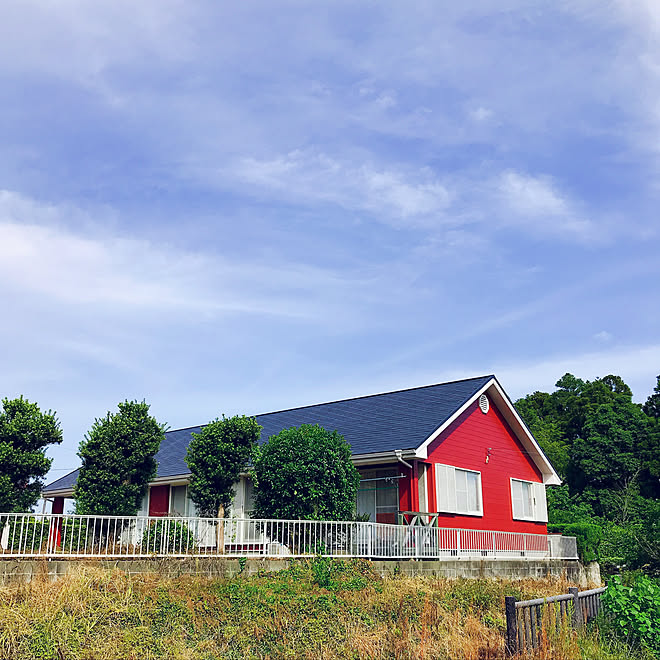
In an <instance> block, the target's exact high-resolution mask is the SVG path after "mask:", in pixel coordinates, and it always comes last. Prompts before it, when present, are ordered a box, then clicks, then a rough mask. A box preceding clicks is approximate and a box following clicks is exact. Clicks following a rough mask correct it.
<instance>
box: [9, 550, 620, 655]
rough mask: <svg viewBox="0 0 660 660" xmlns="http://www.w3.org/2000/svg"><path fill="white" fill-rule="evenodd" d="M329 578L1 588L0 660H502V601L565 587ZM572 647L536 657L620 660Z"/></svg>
mask: <svg viewBox="0 0 660 660" xmlns="http://www.w3.org/2000/svg"><path fill="white" fill-rule="evenodd" d="M329 570H330V578H329V581H328V582H327V583H326V584H325V586H324V587H319V585H318V584H316V583H315V579H318V574H317V573H315V571H314V567H313V566H312V565H311V564H310V563H304V562H295V563H292V564H291V568H289V569H288V570H287V571H283V572H280V573H275V574H272V575H270V574H262V575H259V576H254V577H249V578H247V577H240V576H239V577H238V578H234V579H227V580H217V579H207V578H199V577H189V576H188V577H186V576H184V577H180V578H176V579H166V578H163V577H159V576H157V575H155V574H145V575H133V576H127V575H126V574H124V573H122V572H121V571H118V570H101V569H98V568H94V567H84V566H81V567H80V571H79V572H78V573H77V574H76V575H69V576H66V577H64V578H62V579H60V580H58V581H56V582H50V581H48V579H47V578H46V577H41V578H38V579H36V580H33V581H32V582H31V583H30V584H26V585H18V586H9V587H1V588H0V658H12V659H14V658H17V659H18V658H20V659H21V660H23V659H25V660H30V659H33V658H39V659H40V660H51V659H52V660H59V659H61V658H66V659H69V658H70V659H72V660H84V659H91V658H95V659H106V660H109V659H131V658H135V659H137V658H139V659H140V660H150V659H152V658H172V659H174V658H176V659H181V660H184V659H185V660H188V659H189V660H201V659H205V660H210V659H211V658H237V659H238V658H240V659H241V660H245V659H247V658H314V659H317V658H328V659H330V658H355V659H367V658H402V659H404V658H405V659H408V658H410V659H413V658H414V659H420V660H421V659H425V658H452V659H466V660H472V659H474V660H481V659H490V658H503V657H504V655H503V654H504V647H503V631H504V626H505V622H504V596H505V595H515V596H516V597H518V598H519V599H521V598H534V597H538V596H542V595H550V594H556V593H565V592H566V590H567V588H568V587H569V586H572V585H570V584H569V583H567V582H566V581H565V580H520V581H514V582H510V581H495V580H471V581H469V580H445V579H438V578H425V577H415V578H404V577H394V578H386V579H381V578H380V577H378V576H376V575H374V574H373V573H372V572H371V568H370V565H369V564H368V563H367V562H359V561H357V562H350V563H345V564H344V563H333V564H332V565H331V566H330V569H329ZM595 643H596V642H593V644H595ZM580 644H581V642H580V639H578V637H577V635H575V634H574V633H572V632H568V633H561V634H558V635H555V636H548V638H546V639H545V640H544V643H543V646H542V648H541V649H539V651H538V653H537V654H536V655H535V656H534V657H535V658H539V659H540V658H553V659H558V660H573V659H574V658H575V659H577V658H585V657H593V658H612V659H613V660H614V659H615V658H619V657H623V656H618V655H592V656H585V655H581V646H580ZM593 644H592V646H593ZM594 648H595V647H594ZM627 657H628V658H629V657H630V656H627Z"/></svg>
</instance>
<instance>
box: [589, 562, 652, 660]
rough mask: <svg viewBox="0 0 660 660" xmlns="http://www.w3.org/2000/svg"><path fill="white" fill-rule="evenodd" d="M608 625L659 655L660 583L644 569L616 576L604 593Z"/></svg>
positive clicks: (619, 633) (622, 635)
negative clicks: (626, 575)
mask: <svg viewBox="0 0 660 660" xmlns="http://www.w3.org/2000/svg"><path fill="white" fill-rule="evenodd" d="M602 603H603V613H604V615H605V618H606V620H607V625H608V626H609V628H610V629H611V631H612V632H613V633H614V634H616V635H617V636H618V637H619V638H621V639H623V640H624V641H626V642H628V643H632V644H633V645H639V646H641V647H643V648H646V649H648V650H650V651H652V652H653V653H655V654H656V655H658V657H660V584H659V583H658V582H657V581H656V580H653V579H651V578H649V577H648V576H646V575H643V574H641V573H638V574H634V575H632V576H631V577H630V578H629V579H628V580H623V579H621V578H620V577H619V576H614V577H613V578H612V579H611V580H610V581H609V582H608V585H607V591H605V593H603V595H602Z"/></svg>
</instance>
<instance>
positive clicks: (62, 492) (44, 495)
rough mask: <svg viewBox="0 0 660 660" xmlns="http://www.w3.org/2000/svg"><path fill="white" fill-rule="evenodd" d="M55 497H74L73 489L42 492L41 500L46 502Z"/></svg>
mask: <svg viewBox="0 0 660 660" xmlns="http://www.w3.org/2000/svg"><path fill="white" fill-rule="evenodd" d="M53 497H73V488H61V489H60V490H49V491H47V492H43V491H42V492H41V498H42V499H44V500H50V499H52V498H53Z"/></svg>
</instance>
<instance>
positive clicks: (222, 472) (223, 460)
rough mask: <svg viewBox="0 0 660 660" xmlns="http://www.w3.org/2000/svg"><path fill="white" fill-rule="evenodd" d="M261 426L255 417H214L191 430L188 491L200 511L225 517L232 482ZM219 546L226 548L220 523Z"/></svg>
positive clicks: (243, 466)
mask: <svg viewBox="0 0 660 660" xmlns="http://www.w3.org/2000/svg"><path fill="white" fill-rule="evenodd" d="M260 435H261V426H259V424H257V420H256V419H254V417H245V416H238V415H237V416H235V417H225V416H224V415H223V416H222V419H215V420H213V421H212V422H210V423H209V424H207V425H206V426H204V427H203V428H202V430H201V431H200V432H199V433H193V434H192V440H191V441H190V444H189V445H188V451H187V453H186V458H185V461H186V465H187V466H188V469H189V470H190V482H189V484H188V492H189V494H190V499H191V500H192V501H193V502H194V503H195V506H196V507H197V511H198V513H199V515H201V516H204V517H209V518H212V517H216V516H217V517H218V518H224V517H225V511H226V510H227V509H228V508H229V505H230V504H231V501H232V498H233V495H234V493H233V485H234V484H235V483H236V482H237V481H238V480H239V477H240V473H241V471H242V470H245V469H246V467H247V466H248V464H249V462H250V461H251V460H252V457H253V455H254V452H255V449H256V448H257V443H258V441H259V436H260ZM217 542H218V550H219V551H220V552H222V551H223V550H224V545H225V544H224V526H223V524H222V523H218V536H217Z"/></svg>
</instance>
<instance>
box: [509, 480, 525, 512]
mask: <svg viewBox="0 0 660 660" xmlns="http://www.w3.org/2000/svg"><path fill="white" fill-rule="evenodd" d="M522 498H523V494H522V483H520V481H518V480H517V479H511V505H512V508H513V511H512V513H513V518H514V519H515V520H520V519H521V518H522V517H523V502H522Z"/></svg>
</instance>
